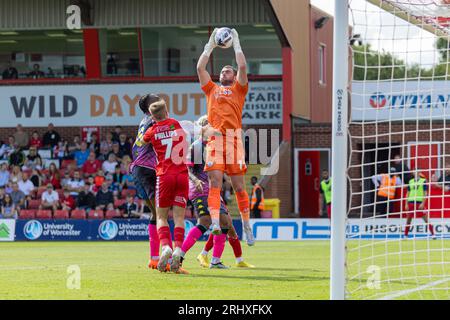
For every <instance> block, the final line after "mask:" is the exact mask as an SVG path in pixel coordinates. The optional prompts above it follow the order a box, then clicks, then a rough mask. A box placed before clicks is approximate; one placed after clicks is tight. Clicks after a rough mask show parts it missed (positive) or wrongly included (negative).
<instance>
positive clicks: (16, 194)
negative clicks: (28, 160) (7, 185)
mask: <svg viewBox="0 0 450 320" xmlns="http://www.w3.org/2000/svg"><path fill="white" fill-rule="evenodd" d="M10 195H11V198H12V201H13V203H14V205H15V206H16V208H20V209H25V208H26V196H25V194H24V193H23V192H22V191H20V189H19V184H18V183H17V182H14V183H13V184H12V191H11V194H10Z"/></svg>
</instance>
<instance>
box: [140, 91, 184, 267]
mask: <svg viewBox="0 0 450 320" xmlns="http://www.w3.org/2000/svg"><path fill="white" fill-rule="evenodd" d="M150 112H151V114H152V118H153V120H155V124H154V125H153V126H152V127H151V128H149V129H148V130H147V132H146V133H145V134H144V142H146V143H151V144H152V146H153V149H154V150H155V152H156V155H157V160H158V163H157V165H156V196H155V201H156V215H157V228H158V235H159V240H160V242H161V246H162V249H161V255H160V259H159V262H158V270H159V271H161V272H165V271H166V265H167V263H168V262H169V260H170V259H171V258H172V262H171V264H170V269H171V271H173V272H178V271H179V269H180V264H181V245H182V244H183V240H184V214H185V208H186V203H187V198H188V193H189V175H188V168H187V165H186V159H185V158H186V155H187V149H188V143H187V141H186V134H185V132H184V130H183V129H182V127H181V125H180V123H179V122H178V121H177V120H175V119H172V118H169V113H168V111H167V107H166V103H165V101H164V100H163V99H161V98H160V99H159V101H156V102H154V103H152V104H151V105H150ZM171 207H172V208H173V219H174V222H175V229H174V240H175V250H173V247H172V239H171V234H170V229H169V223H168V214H169V209H170V208H171Z"/></svg>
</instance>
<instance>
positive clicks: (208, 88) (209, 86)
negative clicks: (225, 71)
mask: <svg viewBox="0 0 450 320" xmlns="http://www.w3.org/2000/svg"><path fill="white" fill-rule="evenodd" d="M215 87H216V84H215V83H214V82H212V80H209V82H208V83H207V84H205V85H204V86H203V87H202V91H203V92H204V93H205V94H206V95H208V94H209V93H210V92H211V90H213V89H214V88H215Z"/></svg>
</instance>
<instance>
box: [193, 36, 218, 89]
mask: <svg viewBox="0 0 450 320" xmlns="http://www.w3.org/2000/svg"><path fill="white" fill-rule="evenodd" d="M217 30H218V29H217V28H215V29H214V31H213V32H212V33H211V36H210V37H209V41H208V43H207V44H206V45H205V49H204V50H203V53H202V54H201V56H200V58H199V59H198V62H197V74H198V80H199V81H200V85H201V86H202V87H203V86H205V85H207V84H208V82H209V81H211V76H210V75H209V73H208V71H206V66H207V65H208V62H209V56H210V55H211V53H212V52H213V50H214V48H215V47H217V45H216V41H215V40H214V37H215V36H216V33H217Z"/></svg>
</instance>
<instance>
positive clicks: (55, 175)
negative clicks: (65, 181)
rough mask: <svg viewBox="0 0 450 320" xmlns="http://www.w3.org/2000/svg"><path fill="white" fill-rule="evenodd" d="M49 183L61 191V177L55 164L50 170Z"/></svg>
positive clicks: (51, 165) (52, 164)
mask: <svg viewBox="0 0 450 320" xmlns="http://www.w3.org/2000/svg"><path fill="white" fill-rule="evenodd" d="M47 183H51V184H52V186H53V187H54V188H55V189H61V175H60V173H59V170H58V168H57V167H56V165H55V164H54V163H51V164H50V166H49V168H48V175H47Z"/></svg>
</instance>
